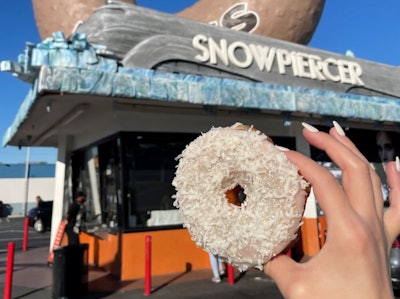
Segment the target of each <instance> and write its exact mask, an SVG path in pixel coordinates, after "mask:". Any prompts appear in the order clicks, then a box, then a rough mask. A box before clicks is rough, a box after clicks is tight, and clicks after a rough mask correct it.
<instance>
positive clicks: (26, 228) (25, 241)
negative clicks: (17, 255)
mask: <svg viewBox="0 0 400 299" xmlns="http://www.w3.org/2000/svg"><path fill="white" fill-rule="evenodd" d="M28 232H29V218H28V217H25V222H24V239H23V240H22V251H26V250H27V249H28Z"/></svg>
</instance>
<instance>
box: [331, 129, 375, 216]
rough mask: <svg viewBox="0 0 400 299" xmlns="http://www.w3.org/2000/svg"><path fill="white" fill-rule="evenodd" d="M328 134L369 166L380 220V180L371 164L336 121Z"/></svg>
mask: <svg viewBox="0 0 400 299" xmlns="http://www.w3.org/2000/svg"><path fill="white" fill-rule="evenodd" d="M329 134H330V135H331V136H332V137H333V138H335V139H336V140H337V141H339V142H340V143H342V144H344V145H345V146H347V147H348V148H349V149H350V150H351V151H352V152H353V153H355V154H356V155H357V156H358V157H360V158H361V159H362V160H364V161H365V162H366V163H368V164H369V165H370V174H371V178H372V181H373V184H372V187H373V190H374V198H375V206H376V211H377V213H378V215H379V217H380V218H382V217H383V198H382V190H381V179H380V178H379V176H378V174H377V173H376V172H375V170H374V169H373V168H372V167H371V164H370V163H369V161H368V160H367V158H365V156H364V155H363V154H362V153H361V152H360V150H359V149H358V148H357V147H356V146H355V144H354V143H353V142H352V141H351V140H350V139H349V138H347V136H346V133H345V131H344V130H343V128H342V127H341V126H340V124H339V123H338V122H336V121H333V128H331V129H330V131H329Z"/></svg>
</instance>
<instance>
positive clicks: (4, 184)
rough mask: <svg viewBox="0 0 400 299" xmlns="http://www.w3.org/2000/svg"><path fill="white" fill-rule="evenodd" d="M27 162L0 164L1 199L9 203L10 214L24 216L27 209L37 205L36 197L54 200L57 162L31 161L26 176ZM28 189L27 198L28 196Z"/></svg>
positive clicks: (6, 203)
mask: <svg viewBox="0 0 400 299" xmlns="http://www.w3.org/2000/svg"><path fill="white" fill-rule="evenodd" d="M25 172H26V164H25V163H18V164H0V191H1V193H0V200H1V201H3V203H4V204H5V205H9V206H8V208H9V209H7V211H9V212H10V213H11V214H10V216H24V215H25V213H26V211H24V209H25V201H26V199H27V210H29V209H30V208H32V207H33V206H35V204H36V201H35V197H36V196H37V195H40V196H41V197H42V198H43V200H53V197H54V182H55V164H47V163H30V164H29V172H28V176H27V178H28V179H27V178H26V174H25ZM26 190H28V192H27V195H28V196H27V198H26Z"/></svg>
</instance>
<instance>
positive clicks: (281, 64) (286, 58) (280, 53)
mask: <svg viewBox="0 0 400 299" xmlns="http://www.w3.org/2000/svg"><path fill="white" fill-rule="evenodd" d="M276 58H277V59H278V70H279V74H281V75H285V74H286V68H285V66H289V65H290V64H291V63H292V60H291V59H290V54H289V51H288V50H285V49H277V50H276Z"/></svg>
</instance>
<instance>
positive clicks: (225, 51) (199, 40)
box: [192, 34, 364, 86]
mask: <svg viewBox="0 0 400 299" xmlns="http://www.w3.org/2000/svg"><path fill="white" fill-rule="evenodd" d="M192 45H193V47H194V49H196V50H199V51H200V53H199V54H198V55H196V56H195V57H194V58H195V59H196V60H197V61H199V62H202V63H207V62H208V63H210V64H213V65H217V64H218V63H222V64H224V65H225V66H229V65H234V66H236V67H239V68H243V69H245V68H249V67H251V66H252V65H253V64H254V67H257V68H258V69H259V70H260V71H261V72H263V71H267V72H272V71H274V70H275V71H276V72H278V73H279V74H280V75H286V74H289V75H292V76H295V77H299V78H307V79H311V80H319V81H326V80H330V81H333V82H338V83H343V84H351V85H357V86H363V85H364V82H363V81H362V79H361V77H362V74H363V72H362V68H361V66H360V65H359V64H358V63H357V62H354V61H349V60H343V59H334V58H332V57H328V58H326V59H322V58H321V57H319V56H318V55H314V54H307V53H302V52H295V51H292V52H289V51H288V50H286V49H280V48H274V47H268V46H263V45H255V44H249V45H248V44H246V43H244V42H241V41H234V42H232V43H230V44H228V41H227V40H226V39H221V40H220V41H219V42H217V41H215V40H214V39H213V38H211V37H209V38H207V37H206V36H205V35H202V34H198V35H196V36H195V37H194V38H193V41H192Z"/></svg>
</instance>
